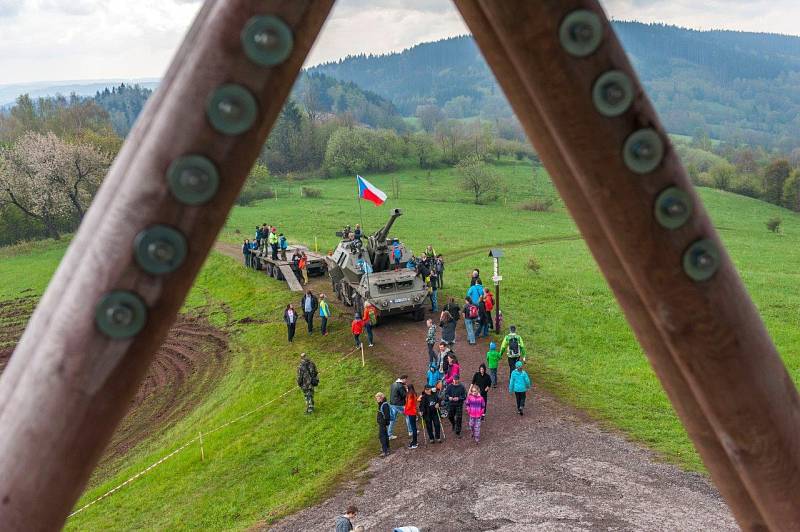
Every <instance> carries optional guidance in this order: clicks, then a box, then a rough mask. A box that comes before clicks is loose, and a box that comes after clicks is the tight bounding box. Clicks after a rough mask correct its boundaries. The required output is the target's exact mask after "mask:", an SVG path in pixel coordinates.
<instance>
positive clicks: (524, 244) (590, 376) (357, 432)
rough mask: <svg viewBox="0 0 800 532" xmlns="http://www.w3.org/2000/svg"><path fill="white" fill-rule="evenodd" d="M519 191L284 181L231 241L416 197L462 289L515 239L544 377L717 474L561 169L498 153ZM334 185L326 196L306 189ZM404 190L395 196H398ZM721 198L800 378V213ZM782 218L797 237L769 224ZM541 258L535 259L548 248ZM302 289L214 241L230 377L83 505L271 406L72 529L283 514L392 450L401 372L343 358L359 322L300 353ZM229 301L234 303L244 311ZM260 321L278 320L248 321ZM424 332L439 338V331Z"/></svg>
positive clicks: (309, 236)
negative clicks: (612, 285)
mask: <svg viewBox="0 0 800 532" xmlns="http://www.w3.org/2000/svg"><path fill="white" fill-rule="evenodd" d="M494 168H495V170H496V171H498V172H499V173H501V174H502V175H503V176H504V178H505V180H506V184H507V186H508V190H509V192H508V193H507V194H505V195H504V196H503V197H501V198H500V199H499V200H498V201H497V202H495V203H491V204H489V205H474V204H472V203H470V198H469V196H468V195H467V193H466V192H464V191H462V190H460V188H459V187H458V184H457V177H456V174H455V172H454V170H452V169H442V170H432V171H428V170H417V169H410V170H402V171H398V172H394V173H390V174H384V175H381V176H373V175H365V176H364V177H366V178H367V179H369V180H370V181H372V182H373V183H374V184H375V185H377V186H378V187H380V188H382V189H383V190H384V191H386V192H387V193H389V194H390V198H389V200H388V201H387V202H386V204H385V205H384V206H382V207H374V206H373V205H371V204H369V203H363V204H362V205H361V206H360V208H359V204H358V202H357V201H356V199H355V195H356V189H355V180H354V178H351V177H342V178H336V179H329V180H312V181H302V182H295V183H294V184H293V185H292V186H289V185H286V184H284V185H283V186H281V187H278V197H277V199H270V200H262V201H260V202H257V203H255V204H253V205H251V206H247V207H236V208H235V209H234V210H233V211H232V212H231V215H230V217H229V219H228V222H227V224H226V226H225V228H224V229H223V231H222V233H221V235H220V239H221V240H223V241H226V242H230V243H241V241H242V239H244V238H252V233H253V229H254V228H255V226H256V224H259V225H260V224H261V223H268V224H273V225H277V226H278V227H279V229H280V230H281V231H282V232H284V233H285V234H286V235H287V236H288V238H289V240H290V241H296V242H302V243H305V244H308V245H310V246H311V247H313V246H314V245H315V242H316V245H317V246H318V248H319V249H320V250H321V251H323V252H324V251H327V250H329V249H332V248H333V247H334V246H335V244H336V241H337V239H336V237H335V235H334V233H335V231H337V230H338V229H341V227H342V226H343V225H344V224H347V223H349V224H352V225H354V224H355V223H359V222H360V221H361V220H363V225H364V227H365V230H366V232H372V231H374V230H375V229H377V228H378V227H379V226H380V225H382V224H383V223H384V222H385V220H386V218H387V217H388V212H389V209H390V208H394V207H400V208H402V209H403V212H404V215H403V216H402V217H401V218H400V219H398V221H397V222H396V224H395V226H394V228H393V230H392V231H391V233H392V235H396V236H399V237H401V238H402V239H404V240H405V241H406V242H407V243H408V244H410V245H411V247H412V248H413V249H414V250H416V251H422V250H423V249H424V247H425V246H426V245H428V244H433V246H434V247H435V248H436V250H437V252H440V253H442V254H443V255H444V256H445V259H446V260H447V269H446V273H445V284H446V287H447V288H446V290H445V292H446V293H449V294H451V295H457V296H462V295H463V291H464V290H465V288H466V285H467V284H468V283H467V276H468V274H469V272H470V271H471V270H472V269H473V268H476V267H477V268H480V269H481V271H482V272H483V278H484V280H488V278H489V277H490V271H491V260H490V259H489V258H488V257H487V251H488V249H489V248H490V247H501V248H503V249H504V251H505V258H503V259H502V262H501V268H502V274H503V278H504V281H503V292H502V295H503V297H502V305H503V310H504V314H505V324H506V325H509V324H511V323H515V324H517V325H518V327H519V330H520V332H521V333H522V334H523V336H524V337H525V341H526V346H528V350H529V361H531V362H532V365H533V367H532V377H533V379H534V381H535V382H536V383H537V384H538V385H539V386H540V387H541V388H543V389H545V390H547V391H549V392H551V393H553V394H555V395H557V396H558V397H560V398H562V399H563V400H564V401H566V402H568V403H570V404H573V405H575V406H577V407H579V408H581V409H584V410H585V411H587V412H589V413H590V414H591V415H592V416H593V417H595V418H596V419H598V420H600V421H601V422H602V423H603V424H604V425H606V426H608V427H609V428H612V429H618V430H620V431H622V432H623V433H624V434H625V435H627V436H628V437H629V438H631V439H633V440H636V441H639V442H642V443H644V444H646V445H647V446H649V447H650V448H652V449H653V450H655V451H656V452H657V453H658V454H659V455H660V456H662V457H663V458H664V459H665V460H669V461H673V462H676V463H678V464H680V465H681V466H682V467H684V468H686V469H689V470H696V471H702V470H703V466H702V463H701V462H700V460H699V458H698V456H697V454H696V453H695V451H694V449H693V447H692V445H691V443H690V441H689V440H688V438H687V436H686V433H685V431H684V430H683V428H682V426H681V424H680V422H679V421H678V420H677V418H676V416H675V414H674V412H673V410H672V408H671V406H670V404H669V402H668V401H667V399H666V396H665V394H664V392H663V390H662V389H661V387H660V385H659V383H658V380H657V379H656V378H655V376H654V375H653V372H652V371H651V369H650V367H649V365H648V363H647V360H646V359H645V357H644V355H643V354H642V352H641V349H640V348H639V346H638V344H637V343H636V342H635V340H634V338H633V335H632V333H631V332H630V330H629V328H628V326H627V324H626V322H625V320H624V318H623V316H622V313H621V311H620V309H619V307H618V305H617V303H616V301H615V300H614V298H613V297H612V295H611V293H610V291H609V289H608V287H607V286H606V284H605V281H604V280H603V278H602V277H601V275H600V274H599V272H598V269H597V267H596V265H595V264H594V262H593V260H592V258H591V256H590V255H589V253H588V251H587V249H586V246H585V244H584V242H583V241H582V240H581V239H580V235H579V234H578V232H577V230H576V228H575V225H574V224H573V222H572V220H571V219H570V218H569V216H568V214H567V213H566V212H565V210H564V208H563V206H562V204H561V203H560V201H558V200H557V199H556V201H555V203H554V206H553V209H552V210H551V211H550V212H532V211H527V210H523V209H521V208H520V204H522V203H523V202H525V201H527V200H529V199H530V198H531V197H537V198H541V197H554V196H555V192H554V191H553V188H552V186H551V185H550V183H549V181H548V179H547V175H546V173H545V172H544V170H542V169H540V168H534V167H532V166H531V165H530V164H529V163H527V162H517V161H502V162H501V163H500V164H497V165H495V166H494ZM301 186H310V187H314V188H318V189H320V191H321V197H319V198H305V197H301V195H300V187H301ZM395 188H396V189H399V194H398V197H397V198H396V199H395V198H394V197H393V194H392V193H391V191H392V190H394V189H395ZM699 192H700V195H701V196H702V198H703V200H704V202H705V204H706V207H707V208H708V210H709V211H710V213H711V215H712V218H713V220H714V223H715V225H716V226H717V228H718V229H719V231H720V233H721V235H722V238H723V240H724V241H725V244H726V245H727V246H728V249H729V252H730V253H731V255H732V256H733V258H734V260H735V262H736V265H737V267H738V268H739V271H740V272H741V275H742V277H743V279H744V282H745V284H746V285H747V287H748V289H749V290H750V293H751V295H752V297H753V299H754V300H755V302H756V305H757V306H758V308H759V310H760V312H761V314H762V316H763V318H764V320H765V322H766V324H767V327H768V328H769V331H770V332H771V333H772V335H773V338H774V339H775V342H776V344H777V346H778V348H779V350H780V352H781V354H782V356H783V357H784V360H785V362H786V364H787V367H788V368H789V371H790V373H791V375H792V377H793V378H794V380H795V382H797V381H798V380H800V370H799V369H798V367H800V332H799V330H800V329H799V328H798V325H799V324H798V316H800V296H798V293H800V291H799V290H798V288H800V273H798V270H797V267H796V265H797V264H799V263H800V217H798V216H797V215H794V214H792V213H791V212H789V211H787V210H784V209H780V208H778V207H775V206H772V205H769V204H766V203H763V202H760V201H757V200H753V199H749V198H745V197H741V196H736V195H733V194H730V193H726V192H721V191H717V190H711V189H700V190H699ZM775 216H778V217H780V218H782V220H783V224H782V226H781V227H782V233H781V234H773V233H770V232H768V231H767V229H766V226H765V222H766V221H767V220H768V219H769V218H772V217H775ZM63 250H64V244H63V243H42V244H37V245H31V246H27V247H21V248H16V249H15V250H5V251H0V280H2V283H1V284H0V297H2V298H4V299H9V298H14V297H19V296H22V295H29V294H36V293H41V291H42V290H43V289H44V287H45V286H46V283H47V280H48V278H49V276H50V275H51V274H52V272H53V271H54V269H55V267H56V264H57V261H58V259H59V258H60V256H61V255H62V253H63ZM532 259H533V261H534V262H535V263H537V264H538V266H539V268H538V270H537V271H533V270H532V269H531V268H530V267H529V264H530V263H531V260H532ZM288 298H291V299H292V300H293V299H294V295H291V294H290V293H289V292H288V291H287V290H286V289H285V288H284V287H283V286H282V285H281V284H278V283H277V282H276V281H273V280H271V279H268V278H266V276H264V275H263V274H262V273H258V272H252V271H246V270H244V269H243V268H241V267H240V265H239V264H238V263H236V262H234V261H232V260H231V259H229V258H227V257H224V256H222V255H220V254H217V253H215V254H212V255H211V257H210V258H209V259H208V261H207V263H206V265H205V267H204V268H203V270H202V272H201V274H200V276H199V277H198V279H197V282H196V283H195V286H194V289H193V290H192V292H191V294H190V296H189V298H188V300H187V302H186V305H185V311H186V312H203V313H205V314H208V315H209V316H210V319H211V320H212V322H213V323H215V324H216V325H217V326H219V327H220V328H223V329H225V330H228V331H229V332H230V335H231V361H230V364H229V369H228V373H227V375H226V376H225V377H224V378H223V379H222V380H221V381H220V382H219V385H218V386H217V388H216V389H215V390H214V391H213V392H212V393H211V394H210V395H209V396H208V397H206V398H204V399H203V400H202V402H201V403H200V406H199V407H198V408H196V409H195V410H194V411H193V412H192V413H191V414H189V415H188V416H187V417H186V418H185V419H184V420H183V421H181V422H180V423H178V424H177V425H176V426H174V427H172V428H171V429H169V430H167V431H165V432H164V433H163V434H158V435H156V436H154V437H153V438H152V439H150V440H148V441H146V442H143V443H142V444H140V445H139V446H137V447H136V448H135V449H134V450H133V451H132V452H131V453H130V454H129V455H128V457H127V458H126V465H125V467H124V468H123V469H122V470H121V471H119V472H118V473H116V474H114V475H113V476H112V477H109V478H98V479H95V481H94V482H93V484H92V487H91V488H90V489H89V490H88V491H87V493H86V494H85V496H84V498H83V499H82V500H81V502H80V503H79V504H78V506H81V505H82V504H85V503H86V502H87V501H90V500H92V499H94V498H95V497H97V496H99V495H100V494H102V493H104V492H105V491H107V490H108V489H109V488H111V487H113V486H115V485H117V484H119V483H120V482H121V481H123V480H124V479H126V478H128V477H129V476H131V475H132V474H135V473H136V472H138V471H139V470H141V469H143V468H144V467H146V466H147V465H149V464H150V463H152V462H154V461H156V460H158V459H159V458H161V457H162V456H164V455H166V454H168V453H169V452H171V451H172V450H174V449H175V448H177V447H179V446H180V445H181V444H182V443H183V442H185V441H188V440H189V439H191V438H193V437H195V436H196V435H197V433H198V431H208V430H210V429H212V428H214V427H216V426H218V425H221V424H222V423H224V422H226V421H227V420H230V419H233V418H235V417H237V416H238V415H240V414H242V413H244V412H247V411H249V410H251V409H253V408H256V407H257V406H259V405H261V404H263V403H265V402H267V401H270V400H272V399H275V402H274V403H273V404H271V405H270V406H268V407H266V408H264V409H263V410H261V411H259V412H257V413H255V414H253V415H251V416H248V417H246V418H244V419H243V420H241V421H240V422H237V423H234V424H232V425H230V426H228V427H226V428H224V429H222V430H220V431H217V432H215V433H213V434H209V435H208V437H207V438H204V442H205V443H204V445H205V454H206V460H205V461H201V460H200V452H199V446H197V445H195V444H192V445H191V446H190V447H189V448H187V449H186V450H184V451H182V452H181V453H178V454H177V455H175V456H174V457H173V458H171V459H170V460H168V461H166V462H164V463H163V464H162V465H161V466H159V467H157V468H155V469H153V470H152V471H151V472H150V473H148V474H147V475H144V476H142V477H141V478H139V479H137V480H136V481H134V482H133V483H131V484H130V485H128V486H126V487H124V488H123V489H121V490H120V491H119V492H117V493H115V494H114V495H112V496H110V497H109V498H107V499H105V500H103V501H101V502H99V503H98V504H97V505H95V506H92V507H90V508H88V509H87V510H85V511H84V512H82V513H80V514H79V515H78V516H76V517H74V518H72V519H70V520H69V522H68V528H71V529H76V530H77V529H81V530H87V529H88V530H100V529H108V528H112V527H113V528H119V527H120V526H124V527H125V528H150V529H167V528H168V529H194V528H225V529H230V528H233V529H243V528H247V527H248V526H250V525H252V524H254V523H257V522H265V521H267V522H268V521H271V520H273V519H275V518H277V517H279V516H281V515H284V514H286V513H289V512H291V511H292V510H295V509H297V508H300V507H303V506H306V505H308V504H310V503H311V502H313V501H315V500H318V499H320V498H321V497H323V496H324V494H325V493H327V492H329V490H330V489H331V488H332V487H333V486H334V485H335V483H336V481H337V479H339V478H341V476H342V475H345V474H347V472H348V471H349V470H351V469H352V468H353V467H354V466H356V465H357V464H360V463H363V462H364V460H365V458H366V457H368V456H371V454H373V453H374V451H375V449H374V448H373V447H374V442H372V440H373V439H374V438H373V436H374V435H373V432H374V430H373V424H374V420H373V417H372V408H373V407H372V403H371V395H372V393H373V392H374V390H375V389H376V387H378V388H380V387H385V386H386V384H387V383H388V382H389V373H388V371H387V368H382V367H378V366H376V365H373V364H368V365H367V367H366V368H363V369H362V368H361V364H360V360H358V359H356V358H354V357H353V358H350V359H345V361H344V362H343V363H342V365H341V366H339V365H337V364H338V363H339V362H338V360H339V359H340V358H341V356H342V355H343V354H344V353H346V352H347V351H348V350H349V349H350V337H349V335H348V334H347V333H346V331H345V324H344V323H342V322H339V323H338V324H337V325H336V326H337V327H338V329H339V330H340V331H342V332H341V334H337V335H334V336H333V337H331V338H330V340H326V341H325V342H324V343H323V342H320V341H319V338H318V337H312V338H311V339H309V338H307V337H306V335H305V334H303V333H302V331H300V328H299V327H298V342H297V345H294V346H292V348H291V349H287V347H286V342H285V336H284V334H285V328H284V326H283V323H282V321H281V309H282V307H283V306H284V305H285V303H286V301H287V299H288ZM228 309H229V310H228ZM244 317H251V318H255V319H256V320H259V321H264V322H266V323H241V322H238V320H240V319H241V318H244ZM421 335H422V333H421ZM301 350H306V351H307V352H309V353H311V354H312V356H313V357H314V358H315V360H316V361H317V364H318V365H319V366H320V367H321V368H322V369H323V370H324V373H323V375H324V378H323V384H322V386H321V388H320V390H319V394H318V395H319V398H318V413H317V414H316V415H314V416H312V417H309V416H303V415H302V410H303V404H302V397H301V394H300V392H299V391H297V390H294V391H293V392H292V393H290V394H289V395H288V396H287V397H283V398H282V397H279V396H280V395H281V394H283V393H284V392H285V391H286V390H287V389H290V388H291V387H292V385H293V378H294V370H295V367H296V362H297V354H298V353H299V352H300V351H301Z"/></svg>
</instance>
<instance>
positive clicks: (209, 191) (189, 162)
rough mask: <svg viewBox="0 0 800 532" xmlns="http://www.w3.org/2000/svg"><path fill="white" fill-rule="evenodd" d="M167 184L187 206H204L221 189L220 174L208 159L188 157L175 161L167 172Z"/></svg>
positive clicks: (173, 193)
mask: <svg viewBox="0 0 800 532" xmlns="http://www.w3.org/2000/svg"><path fill="white" fill-rule="evenodd" d="M167 182H168V183H169V188H170V191H171V192H172V195H173V196H175V198H176V199H177V200H178V201H180V202H181V203H185V204H186V205H202V204H203V203H206V202H207V201H208V200H210V199H211V198H212V197H214V194H216V193H217V189H218V188H219V173H218V172H217V167H216V166H214V163H212V162H211V161H210V160H208V159H207V158H205V157H203V156H201V155H186V156H184V157H179V158H178V159H175V160H174V161H173V162H172V164H171V165H170V167H169V170H167Z"/></svg>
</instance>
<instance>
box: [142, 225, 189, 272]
mask: <svg viewBox="0 0 800 532" xmlns="http://www.w3.org/2000/svg"><path fill="white" fill-rule="evenodd" d="M186 249H187V245H186V238H185V237H184V236H183V235H182V234H181V233H180V232H179V231H177V230H176V229H173V228H172V227H168V226H166V225H154V226H151V227H148V228H147V229H145V230H144V231H141V232H140V233H139V234H138V235H136V239H135V240H134V255H135V257H136V262H138V263H139V266H141V268H142V269H143V270H144V271H146V272H147V273H151V274H153V275H163V274H165V273H170V272H173V271H175V270H177V269H178V268H179V267H180V266H181V264H183V261H184V259H185V258H186Z"/></svg>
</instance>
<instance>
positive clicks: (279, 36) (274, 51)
mask: <svg viewBox="0 0 800 532" xmlns="http://www.w3.org/2000/svg"><path fill="white" fill-rule="evenodd" d="M242 47H243V48H244V53H245V55H246V56H247V57H248V59H250V60H251V61H253V62H254V63H256V64H258V65H260V66H264V67H271V66H275V65H277V64H280V63H283V62H284V61H285V60H286V59H287V58H288V57H289V55H290V54H291V53H292V48H293V47H294V37H293V35H292V30H291V28H289V26H288V25H286V23H285V22H284V21H283V20H281V19H279V18H278V17H276V16H273V15H258V16H255V17H253V18H251V19H250V20H249V21H247V24H246V25H245V27H244V29H243V30H242Z"/></svg>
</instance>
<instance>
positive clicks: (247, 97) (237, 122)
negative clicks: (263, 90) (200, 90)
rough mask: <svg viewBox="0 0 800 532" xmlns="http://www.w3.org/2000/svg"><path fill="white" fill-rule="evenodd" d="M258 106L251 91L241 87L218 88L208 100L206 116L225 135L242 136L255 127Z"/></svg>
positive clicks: (223, 86)
mask: <svg viewBox="0 0 800 532" xmlns="http://www.w3.org/2000/svg"><path fill="white" fill-rule="evenodd" d="M257 114H258V104H257V103H256V99H255V97H254V96H253V95H252V94H251V93H250V91H249V90H247V89H245V88H244V87H242V86H241V85H235V84H232V83H231V84H227V85H222V86H220V87H218V88H217V89H216V90H215V91H214V93H213V94H212V95H211V98H209V99H208V105H207V106H206V115H207V116H208V120H209V122H211V125H212V126H213V127H214V129H216V130H217V131H219V132H220V133H223V134H225V135H240V134H242V133H244V132H245V131H247V130H248V129H250V128H251V127H253V124H254V123H255V121H256V115H257Z"/></svg>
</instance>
